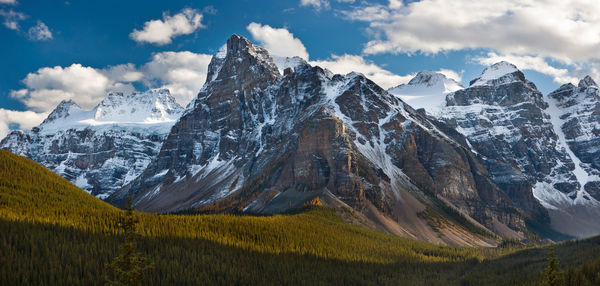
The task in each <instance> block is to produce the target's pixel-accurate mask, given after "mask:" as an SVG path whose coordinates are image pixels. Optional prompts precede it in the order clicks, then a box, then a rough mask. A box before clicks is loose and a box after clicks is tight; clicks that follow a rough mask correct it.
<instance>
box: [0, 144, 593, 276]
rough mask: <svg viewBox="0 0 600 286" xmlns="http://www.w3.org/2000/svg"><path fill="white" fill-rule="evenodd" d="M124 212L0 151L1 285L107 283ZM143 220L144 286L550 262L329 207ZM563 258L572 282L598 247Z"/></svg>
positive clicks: (485, 272)
mask: <svg viewBox="0 0 600 286" xmlns="http://www.w3.org/2000/svg"><path fill="white" fill-rule="evenodd" d="M123 214H124V212H123V211H121V210H119V209H116V208H114V207H112V206H110V205H108V204H106V203H104V202H102V201H100V200H98V199H96V198H95V197H93V196H91V195H89V194H87V193H85V192H83V191H82V190H80V189H78V188H77V187H75V186H74V185H72V184H71V183H69V182H68V181H66V180H65V179H63V178H61V177H59V176H57V175H55V174H54V173H52V172H50V171H48V170H47V169H45V168H44V167H41V166H39V165H37V164H36V163H34V162H33V161H31V160H29V159H26V158H23V157H20V156H16V155H13V154H11V153H8V152H6V151H0V285H30V284H33V285H56V284H60V285H101V284H103V283H104V280H103V278H102V277H103V276H104V274H105V266H106V265H107V264H108V263H110V261H111V260H112V259H113V258H114V257H115V256H117V254H118V248H119V245H120V244H121V242H122V241H123V235H122V232H121V230H120V229H119V228H118V227H117V224H116V222H117V221H118V220H119V218H120V217H122V216H123ZM135 216H136V218H137V219H138V220H139V224H138V226H137V232H138V233H139V234H140V237H139V240H138V248H139V250H140V251H142V252H143V253H144V254H145V255H146V256H147V257H148V258H149V259H150V261H151V262H152V263H153V264H154V270H153V271H152V272H151V273H150V277H148V279H147V280H146V281H145V283H144V284H145V285H174V284H176V285H198V284H204V285H219V284H220V285H223V284H230V285H231V284H234V285H256V284H261V285H282V284H283V285H285V284H294V285H295V284H304V285H315V284H325V285H327V284H348V285H399V284H401V285H407V284H408V285H413V284H414V285H448V284H450V285H452V284H457V285H460V284H463V285H481V284H486V285H490V284H498V285H511V284H512V285H514V284H523V285H531V283H537V282H539V281H541V279H542V275H541V272H542V270H543V269H544V267H545V265H546V262H545V259H546V256H547V253H548V250H547V249H545V248H529V249H524V250H520V251H515V250H511V249H507V248H502V249H475V248H458V247H442V246H436V245H431V244H427V243H422V242H417V241H412V240H408V239H404V238H400V237H395V236H391V235H386V234H383V233H379V232H375V231H371V230H367V229H364V228H361V227H358V226H353V225H350V224H347V223H345V222H344V220H343V219H342V218H341V216H340V214H339V213H337V212H336V211H334V210H332V209H327V208H321V207H311V208H306V209H305V210H304V211H301V212H299V213H297V214H293V215H276V216H270V217H249V216H231V215H194V216H192V215H151V214H144V213H135ZM555 248H556V253H557V257H558V259H559V262H560V267H561V268H566V267H567V266H569V265H572V266H576V265H580V264H582V263H584V262H585V263H586V264H585V265H582V266H581V267H579V268H578V269H573V270H572V272H573V273H584V270H585V271H587V272H585V273H588V272H589V273H594V265H598V263H596V264H594V259H596V258H597V257H599V256H598V255H599V254H600V240H599V239H597V238H596V239H591V240H586V241H581V242H566V243H562V244H560V245H557V246H556V247H555ZM586 265H587V266H586ZM586 267H587V268H586ZM584 268H585V269H584ZM582 269H583V270H582ZM590 269H591V270H590ZM517 270H519V271H517ZM573 275H575V274H573ZM581 275H583V274H580V277H584V278H582V279H586V278H585V277H587V276H585V275H583V276H581ZM574 277H575V276H574ZM578 277H579V276H578ZM573 279H575V278H573ZM578 281H579V280H578ZM586 281H587V280H586Z"/></svg>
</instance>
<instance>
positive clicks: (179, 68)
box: [142, 51, 212, 105]
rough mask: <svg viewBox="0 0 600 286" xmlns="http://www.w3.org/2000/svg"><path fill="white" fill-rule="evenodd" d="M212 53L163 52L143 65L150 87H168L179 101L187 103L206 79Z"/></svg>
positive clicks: (183, 103)
mask: <svg viewBox="0 0 600 286" xmlns="http://www.w3.org/2000/svg"><path fill="white" fill-rule="evenodd" d="M211 58H212V55H207V54H196V53H192V52H187V51H185V52H162V53H157V54H154V55H153V56H152V61H150V62H148V63H147V64H145V65H144V67H142V70H143V73H144V80H145V82H146V85H147V86H148V87H156V86H157V85H161V87H163V88H168V89H169V90H170V91H171V94H172V95H173V96H174V97H175V98H176V99H177V101H178V102H179V103H180V104H182V105H186V104H187V103H188V102H189V101H190V100H192V99H193V98H194V97H196V95H197V94H198V91H199V90H200V88H202V86H203V85H204V82H205V81H206V74H207V72H208V64H209V63H210V60H211Z"/></svg>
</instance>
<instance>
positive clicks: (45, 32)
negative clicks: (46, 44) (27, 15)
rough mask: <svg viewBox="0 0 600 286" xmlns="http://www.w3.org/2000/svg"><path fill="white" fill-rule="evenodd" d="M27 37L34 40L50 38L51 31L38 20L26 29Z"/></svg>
mask: <svg viewBox="0 0 600 286" xmlns="http://www.w3.org/2000/svg"><path fill="white" fill-rule="evenodd" d="M27 37H28V38H29V39H30V40H34V41H47V40H51V39H52V32H50V29H48V26H46V24H44V22H42V21H39V20H38V21H37V24H36V25H35V26H33V27H31V28H29V31H27Z"/></svg>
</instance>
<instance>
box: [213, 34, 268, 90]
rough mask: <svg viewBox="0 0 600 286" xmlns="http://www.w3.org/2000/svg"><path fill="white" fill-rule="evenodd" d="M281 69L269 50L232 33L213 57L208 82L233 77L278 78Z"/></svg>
mask: <svg viewBox="0 0 600 286" xmlns="http://www.w3.org/2000/svg"><path fill="white" fill-rule="evenodd" d="M279 76H280V74H279V70H278V68H277V65H275V62H274V61H273V58H271V56H270V55H269V53H268V52H267V50H265V49H264V48H262V47H259V46H256V45H254V44H252V43H251V42H250V41H249V40H248V39H246V38H244V37H242V36H240V35H235V34H234V35H232V36H231V37H230V38H229V39H228V40H227V43H226V44H225V45H224V46H222V47H221V48H220V49H219V50H218V51H217V53H216V54H215V55H214V56H213V58H212V59H211V62H210V64H209V66H208V74H207V77H206V83H209V82H212V81H215V80H223V79H227V78H232V77H241V78H242V79H244V78H251V77H257V78H259V79H260V78H264V79H266V80H268V81H271V80H273V79H274V78H278V77H279Z"/></svg>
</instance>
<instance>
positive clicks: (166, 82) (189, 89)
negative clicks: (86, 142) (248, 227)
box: [10, 51, 211, 112]
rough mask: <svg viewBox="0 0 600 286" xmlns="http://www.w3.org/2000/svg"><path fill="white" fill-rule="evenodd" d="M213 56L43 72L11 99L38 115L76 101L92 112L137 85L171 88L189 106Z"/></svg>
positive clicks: (160, 56)
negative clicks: (112, 95) (110, 96)
mask: <svg viewBox="0 0 600 286" xmlns="http://www.w3.org/2000/svg"><path fill="white" fill-rule="evenodd" d="M210 59H211V55H206V54H195V53H192V52H187V51H184V52H162V53H157V54H154V55H153V56H152V58H151V59H150V61H149V62H147V63H146V64H144V65H142V66H140V67H136V66H135V65H134V64H131V63H128V64H121V65H115V66H108V67H104V68H94V67H88V66H83V65H81V64H77V63H76V64H72V65H70V66H67V67H61V66H55V67H44V68H40V69H38V70H37V71H35V72H32V73H29V74H28V75H27V76H26V77H25V79H23V81H22V82H23V84H24V85H25V88H23V89H19V90H12V91H11V92H10V96H11V97H12V98H15V99H18V100H19V101H21V102H23V103H24V104H25V105H26V106H27V107H28V108H29V109H31V110H33V111H35V112H50V111H52V110H53V109H54V108H55V107H56V105H57V104H58V103H60V102H61V101H62V100H66V99H72V100H73V101H75V102H77V104H79V105H80V106H81V107H83V108H86V109H91V108H93V107H94V106H96V105H97V104H98V103H99V102H100V101H101V100H102V99H104V97H106V94H107V93H109V92H113V91H121V92H124V93H129V92H133V91H135V88H134V85H133V84H134V83H140V84H143V85H144V86H146V87H147V88H168V89H169V90H170V91H171V94H172V95H173V96H174V97H175V99H176V100H177V101H178V102H179V103H180V104H182V105H186V104H187V103H188V102H189V101H190V100H191V99H192V98H194V97H195V96H196V94H197V93H198V91H199V90H200V88H201V87H202V85H203V84H204V82H205V80H206V74H207V70H208V64H209V62H210Z"/></svg>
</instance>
